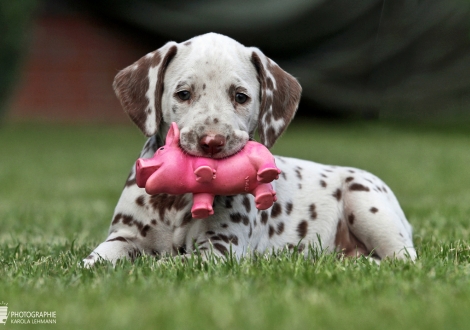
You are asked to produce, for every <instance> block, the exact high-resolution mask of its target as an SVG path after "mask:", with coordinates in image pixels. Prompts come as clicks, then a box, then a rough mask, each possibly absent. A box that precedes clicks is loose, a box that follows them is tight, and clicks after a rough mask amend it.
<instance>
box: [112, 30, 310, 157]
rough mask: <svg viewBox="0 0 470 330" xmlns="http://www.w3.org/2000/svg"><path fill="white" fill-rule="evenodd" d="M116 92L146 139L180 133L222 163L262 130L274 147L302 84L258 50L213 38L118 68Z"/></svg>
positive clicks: (191, 149) (192, 147)
mask: <svg viewBox="0 0 470 330" xmlns="http://www.w3.org/2000/svg"><path fill="white" fill-rule="evenodd" d="M113 86H114V90H115V92H116V95H117V96H118V98H119V100H120V101H121V104H122V106H123V108H124V110H125V111H126V112H127V113H128V115H129V116H130V118H131V119H132V120H133V121H134V122H135V123H136V124H137V126H138V127H139V128H140V129H141V130H142V132H143V133H144V134H145V135H147V136H152V135H154V134H156V133H160V134H162V135H165V134H166V132H167V130H168V128H169V124H170V123H171V122H176V123H177V124H178V127H179V128H180V132H181V133H180V143H181V147H182V148H183V149H185V151H186V152H188V153H189V154H192V155H196V156H204V157H214V158H223V157H227V156H230V155H232V154H234V153H236V152H237V151H239V150H240V149H241V148H243V146H244V145H245V144H246V142H247V141H248V140H249V139H250V138H251V137H252V136H253V134H254V131H255V129H256V128H258V132H259V136H260V139H261V143H263V144H264V145H266V146H267V147H268V148H269V147H271V146H272V145H273V144H274V142H275V141H276V139H277V138H278V137H279V136H280V135H281V134H282V132H283V131H284V130H285V128H286V127H287V125H288V124H289V123H290V121H291V120H292V118H293V117H294V114H295V111H296V110H297V106H298V103H299V100H300V93H301V87H300V85H299V84H298V82H297V80H295V79H294V78H293V77H292V76H291V75H289V74H288V73H286V72H285V71H283V70H282V69H281V68H280V67H279V66H278V65H277V64H276V63H274V62H273V61H272V60H270V59H269V58H267V57H266V56H265V55H264V54H263V53H262V52H261V51H260V50H259V49H257V48H249V47H244V46H243V45H241V44H239V43H238V42H236V41H235V40H233V39H230V38H228V37H225V36H222V35H219V34H215V33H209V34H205V35H202V36H198V37H195V38H193V39H190V40H188V41H186V42H184V43H181V44H177V43H175V42H169V43H167V44H166V45H164V46H163V47H162V48H160V49H158V50H156V51H154V52H152V53H149V54H147V55H146V56H144V57H142V58H141V59H140V60H138V61H137V62H135V63H134V64H132V65H131V66H129V67H127V68H125V69H124V70H122V71H120V72H119V73H118V75H117V76H116V78H115V80H114V85H113Z"/></svg>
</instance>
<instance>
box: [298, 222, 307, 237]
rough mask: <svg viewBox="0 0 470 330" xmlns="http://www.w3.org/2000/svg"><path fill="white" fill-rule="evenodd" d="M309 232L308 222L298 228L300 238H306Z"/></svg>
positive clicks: (301, 223)
mask: <svg viewBox="0 0 470 330" xmlns="http://www.w3.org/2000/svg"><path fill="white" fill-rule="evenodd" d="M307 230H308V222H307V221H306V220H303V221H302V222H300V223H299V225H298V226H297V233H298V234H299V237H300V238H304V237H305V236H307Z"/></svg>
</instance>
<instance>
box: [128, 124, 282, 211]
mask: <svg viewBox="0 0 470 330" xmlns="http://www.w3.org/2000/svg"><path fill="white" fill-rule="evenodd" d="M179 136H180V132H179V129H178V126H177V125H176V123H172V124H171V127H170V130H169V131H168V134H167V136H166V142H165V143H166V144H165V146H163V147H161V148H159V149H158V150H157V152H155V155H154V156H153V157H152V158H149V159H145V158H139V159H138V160H137V162H136V182H137V185H138V186H139V187H140V188H144V187H145V191H146V192H147V193H148V194H150V195H155V194H160V193H167V194H172V195H180V194H186V193H192V194H193V207H192V209H191V213H192V216H193V218H200V219H202V218H206V217H208V216H209V215H212V214H214V210H213V209H212V203H213V201H214V196H215V195H225V196H228V195H236V194H243V193H251V194H252V195H254V196H255V202H256V208H258V209H259V210H266V209H267V208H269V207H271V205H273V203H274V202H275V201H276V192H275V191H274V190H273V186H272V185H271V184H270V182H271V181H273V180H276V179H278V178H279V174H280V173H281V171H280V170H279V169H278V168H277V167H276V164H275V161H274V157H273V155H272V154H271V153H270V152H269V150H268V149H267V148H266V147H265V146H263V145H262V144H260V143H257V142H253V141H249V142H248V143H247V144H246V145H245V146H244V147H243V149H242V150H240V151H239V152H238V153H236V154H235V155H233V156H230V157H228V158H223V159H213V158H205V157H196V156H192V155H188V154H187V153H185V152H183V150H182V149H181V148H180V146H179Z"/></svg>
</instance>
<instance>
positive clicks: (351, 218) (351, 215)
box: [348, 213, 356, 225]
mask: <svg viewBox="0 0 470 330" xmlns="http://www.w3.org/2000/svg"><path fill="white" fill-rule="evenodd" d="M355 219H356V217H355V216H354V214H353V213H351V214H350V215H349V216H348V221H349V223H350V224H351V225H353V224H354V220H355Z"/></svg>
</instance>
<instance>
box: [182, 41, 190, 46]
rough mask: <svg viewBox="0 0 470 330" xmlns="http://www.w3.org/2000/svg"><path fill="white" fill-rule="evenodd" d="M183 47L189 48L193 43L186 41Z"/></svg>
mask: <svg viewBox="0 0 470 330" xmlns="http://www.w3.org/2000/svg"><path fill="white" fill-rule="evenodd" d="M183 45H185V46H189V45H191V41H186V42H185V43H184V44H183Z"/></svg>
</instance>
